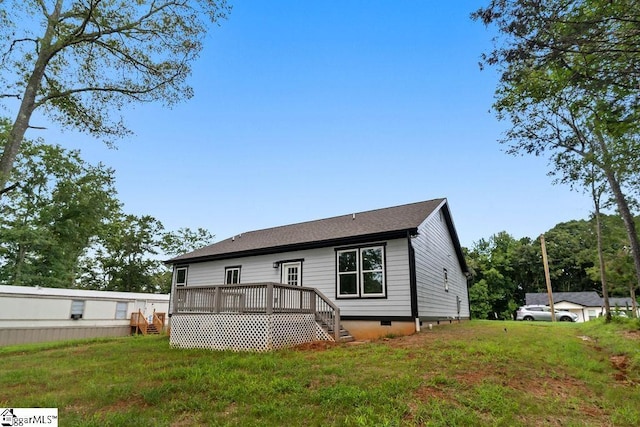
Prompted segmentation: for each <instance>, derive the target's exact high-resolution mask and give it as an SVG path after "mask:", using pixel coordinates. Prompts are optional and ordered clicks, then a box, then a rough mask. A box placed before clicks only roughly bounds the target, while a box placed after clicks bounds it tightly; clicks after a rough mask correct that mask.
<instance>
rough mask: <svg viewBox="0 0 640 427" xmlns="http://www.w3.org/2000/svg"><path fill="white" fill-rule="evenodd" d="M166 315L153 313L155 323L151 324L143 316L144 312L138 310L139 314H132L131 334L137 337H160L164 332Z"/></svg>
mask: <svg viewBox="0 0 640 427" xmlns="http://www.w3.org/2000/svg"><path fill="white" fill-rule="evenodd" d="M164 322H165V313H156V312H155V311H154V312H153V321H152V322H150V321H148V320H147V319H146V317H145V316H144V315H143V314H142V311H140V310H138V312H137V313H135V312H134V313H131V323H130V325H131V334H132V335H137V334H142V335H158V334H160V332H161V331H162V330H164Z"/></svg>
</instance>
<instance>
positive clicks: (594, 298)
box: [525, 291, 632, 322]
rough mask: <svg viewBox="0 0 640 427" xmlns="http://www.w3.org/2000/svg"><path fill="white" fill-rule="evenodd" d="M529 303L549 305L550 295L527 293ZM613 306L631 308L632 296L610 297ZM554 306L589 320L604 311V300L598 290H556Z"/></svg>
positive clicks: (582, 319)
mask: <svg viewBox="0 0 640 427" xmlns="http://www.w3.org/2000/svg"><path fill="white" fill-rule="evenodd" d="M525 300H526V304H527V305H549V296H548V294H547V293H546V292H545V293H528V294H526V295H525ZM609 305H610V307H611V308H615V307H619V308H620V309H622V310H631V307H632V304H631V298H611V297H610V298H609ZM553 306H554V308H555V309H556V310H566V311H570V312H572V313H575V314H577V315H578V322H587V321H589V320H593V319H595V318H597V317H600V316H602V315H603V313H604V302H603V300H602V297H601V296H600V295H598V293H597V292H594V291H592V292H554V293H553Z"/></svg>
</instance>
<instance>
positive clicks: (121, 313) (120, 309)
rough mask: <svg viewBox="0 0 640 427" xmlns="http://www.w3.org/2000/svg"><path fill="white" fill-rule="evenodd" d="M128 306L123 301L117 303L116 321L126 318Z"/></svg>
mask: <svg viewBox="0 0 640 427" xmlns="http://www.w3.org/2000/svg"><path fill="white" fill-rule="evenodd" d="M128 306H129V304H128V303H127V302H125V301H118V302H117V303H116V320H122V319H126V318H127V307H128Z"/></svg>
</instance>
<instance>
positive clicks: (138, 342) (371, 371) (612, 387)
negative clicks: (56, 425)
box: [0, 320, 640, 427]
mask: <svg viewBox="0 0 640 427" xmlns="http://www.w3.org/2000/svg"><path fill="white" fill-rule="evenodd" d="M505 328H506V331H505ZM0 363H1V366H2V368H1V370H0V407H36V406H40V407H57V408H59V415H60V423H61V425H64V426H121V425H129V424H135V425H136V426H140V427H141V426H191V425H194V426H199V425H211V426H217V425H220V426H254V425H260V426H262V425H265V426H270V425H273V426H279V425H287V426H332V425H335V426H373V425H375V426H400V425H402V426H404V425H408V426H411V425H420V426H486V425H492V426H519V425H522V426H537V425H559V426H560V425H562V426H585V425H586V426H601V425H619V426H636V425H639V424H640V331H639V324H638V322H636V321H633V320H628V321H622V322H616V323H613V324H609V325H605V324H604V323H602V322H601V321H594V322H589V323H586V324H561V323H558V324H550V323H545V324H543V323H535V322H534V323H528V322H522V323H520V322H488V321H472V322H467V323H462V324H453V325H443V326H438V327H435V328H434V329H433V330H431V331H425V332H423V333H422V334H418V335H414V336H411V337H392V338H391V337H387V338H385V339H383V340H380V341H375V342H371V343H365V344H358V345H335V346H328V347H327V348H321V349H315V350H312V349H290V350H283V351H277V352H273V353H266V354H255V353H232V352H211V351H205V350H179V349H172V348H170V347H169V344H168V338H167V337H124V338H116V339H99V340H85V341H74V342H64V343H51V344H40V345H30V346H20V347H17V346H16V347H5V348H1V349H0Z"/></svg>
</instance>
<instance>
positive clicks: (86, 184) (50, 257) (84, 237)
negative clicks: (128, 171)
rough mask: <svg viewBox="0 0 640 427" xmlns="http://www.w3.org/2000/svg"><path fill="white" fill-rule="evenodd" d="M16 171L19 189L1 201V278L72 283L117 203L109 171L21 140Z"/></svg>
mask: <svg viewBox="0 0 640 427" xmlns="http://www.w3.org/2000/svg"><path fill="white" fill-rule="evenodd" d="M4 124H5V129H6V128H7V127H8V125H7V123H6V122H5V123H4ZM0 128H2V123H1V122H0ZM0 134H1V132H0ZM1 139H2V138H1V136H0V140H1ZM15 172H16V173H15V176H16V177H18V179H19V182H20V185H19V187H18V191H13V192H10V193H8V194H7V195H6V196H5V197H6V198H5V203H3V204H2V205H0V283H7V284H12V285H29V286H35V285H40V286H49V287H71V286H73V285H74V281H75V276H76V273H77V269H78V261H79V259H80V257H81V256H82V254H83V253H84V251H85V250H86V249H87V248H88V247H89V246H90V243H91V241H92V239H93V237H94V236H95V235H96V234H98V233H99V232H100V230H101V229H102V227H103V224H104V223H105V222H106V221H107V220H108V218H109V217H110V216H111V215H112V214H113V213H114V212H118V211H119V209H120V208H119V203H118V201H117V199H116V198H115V194H116V193H115V188H114V180H113V171H112V170H111V169H108V168H106V167H104V166H103V165H100V164H99V165H90V164H87V163H86V162H84V161H83V160H82V159H81V158H80V155H79V153H78V152H77V151H70V150H65V149H63V148H61V147H59V146H52V145H47V144H44V143H42V142H39V141H36V142H34V141H25V142H24V143H23V151H22V153H21V155H20V156H19V157H18V159H17V166H16V169H15Z"/></svg>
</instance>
